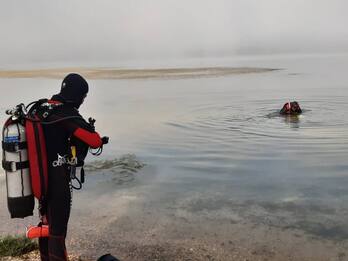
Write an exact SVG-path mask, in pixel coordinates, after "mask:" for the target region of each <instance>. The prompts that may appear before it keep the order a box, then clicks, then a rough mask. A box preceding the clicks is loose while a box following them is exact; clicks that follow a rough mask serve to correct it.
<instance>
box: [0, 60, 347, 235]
mask: <svg viewBox="0 0 348 261" xmlns="http://www.w3.org/2000/svg"><path fill="white" fill-rule="evenodd" d="M208 64H209V65H210V66H214V65H218V66H251V67H256V66H260V67H268V68H281V69H282V70H279V71H273V72H268V73H262V74H245V75H232V76H226V77H217V78H199V79H181V80H180V79H175V80H173V79H172V80H158V79H157V80H151V79H149V80H95V81H91V82H90V83H91V84H90V85H91V86H92V87H91V92H90V94H89V96H88V98H87V99H86V104H85V105H84V107H83V108H82V113H83V114H84V115H86V116H93V117H95V118H96V119H97V122H96V125H97V128H98V129H99V130H100V132H101V133H103V134H104V133H105V134H106V135H108V136H110V137H111V144H110V145H109V146H108V147H107V148H105V154H104V158H110V159H111V158H114V157H115V156H119V155H121V154H124V153H134V154H136V155H137V157H138V158H140V159H141V160H142V161H143V162H145V163H146V164H147V166H148V168H150V169H154V171H147V172H145V173H143V174H142V173H139V174H138V175H139V176H137V177H136V178H135V180H137V179H139V180H140V181H139V183H140V184H147V185H148V186H150V187H149V188H148V189H147V190H145V191H144V193H143V194H142V197H143V198H144V201H146V200H147V201H148V202H153V204H154V205H157V206H158V208H159V209H160V208H161V206H169V205H172V202H173V201H174V202H180V201H185V202H188V203H187V204H186V205H185V206H184V208H185V209H186V211H190V212H191V213H193V215H199V214H200V213H201V212H202V211H203V210H208V211H209V210H210V211H216V210H219V209H222V208H226V207H227V208H231V209H233V210H238V211H239V213H240V216H242V217H244V218H250V219H253V221H254V222H261V221H260V220H263V218H264V217H265V216H268V217H269V220H270V221H269V224H270V225H274V226H280V227H293V228H298V229H303V230H304V231H306V232H308V233H311V234H315V235H318V236H324V237H328V238H334V239H348V221H346V218H345V217H346V214H347V213H348V203H347V202H348V201H347V200H348V163H347V158H348V135H347V132H348V116H347V112H348V102H347V101H348V76H347V75H348V71H347V68H348V56H347V55H335V56H298V57H260V58H252V57H251V58H243V59H241V58H239V59H235V60H233V59H225V60H216V61H210V62H206V63H205V64H199V63H197V62H191V63H188V64H187V65H190V66H206V65H208ZM59 82H60V81H57V80H48V79H0V86H1V87H0V88H1V94H2V95H1V98H0V99H1V109H2V110H3V109H5V108H7V106H9V105H10V104H16V103H18V102H19V101H24V102H28V101H30V100H32V99H35V98H39V97H45V96H48V95H49V94H52V93H54V92H55V91H56V90H57V89H58V88H59V87H58V86H59ZM292 100H297V101H298V102H299V103H300V105H301V106H302V108H303V109H304V113H303V115H301V116H299V117H297V118H287V117H279V116H278V115H277V113H276V112H277V111H278V110H279V109H280V108H281V107H282V105H283V104H284V103H285V102H287V101H292ZM1 120H3V116H1ZM89 160H93V158H89ZM147 173H150V174H147ZM128 185H129V186H131V184H128ZM86 187H87V188H88V189H89V190H88V189H86V190H85V191H84V192H83V193H85V195H88V193H93V191H97V190H98V191H99V193H111V189H110V186H106V185H105V184H104V185H100V186H99V188H98V186H95V184H94V183H93V184H90V185H88V184H87V185H86ZM111 187H112V186H111ZM106 188H107V189H106ZM115 188H117V189H121V188H118V187H117V186H116V185H115ZM122 189H125V190H126V189H127V187H126V188H122ZM79 200H81V201H83V198H82V199H79ZM106 204H107V203H106ZM76 207H77V208H79V206H78V204H77V206H76ZM181 207H183V206H181ZM251 216H252V217H251ZM309 223H310V224H309Z"/></svg>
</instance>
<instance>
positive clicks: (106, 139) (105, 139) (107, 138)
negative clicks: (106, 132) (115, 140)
mask: <svg viewBox="0 0 348 261" xmlns="http://www.w3.org/2000/svg"><path fill="white" fill-rule="evenodd" d="M101 140H102V143H103V145H104V144H108V143H109V137H107V136H104V137H102V138H101Z"/></svg>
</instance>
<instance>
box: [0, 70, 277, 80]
mask: <svg viewBox="0 0 348 261" xmlns="http://www.w3.org/2000/svg"><path fill="white" fill-rule="evenodd" d="M276 70H280V69H274V68H260V67H202V68H167V69H112V68H59V69H35V70H0V78H52V79H60V78H62V77H64V76H65V75H66V74H67V73H70V72H76V73H80V74H82V75H83V76H85V77H87V78H89V79H120V80H121V79H166V78H169V79H186V78H201V77H219V76H227V75H238V74H251V73H266V72H272V71H276Z"/></svg>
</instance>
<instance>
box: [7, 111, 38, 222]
mask: <svg viewBox="0 0 348 261" xmlns="http://www.w3.org/2000/svg"><path fill="white" fill-rule="evenodd" d="M23 106H24V105H18V106H17V107H16V109H15V110H12V111H7V114H11V113H12V114H13V116H12V117H11V118H9V119H8V120H7V121H6V123H5V125H4V127H3V130H2V149H3V154H2V157H3V158H2V167H3V169H4V170H5V173H6V188H7V205H8V210H9V212H10V214H11V218H24V217H27V216H32V215H33V210H34V196H33V193H32V189H31V177H30V171H29V159H28V150H27V148H28V143H27V138H26V131H25V127H24V123H23V121H22V120H21V114H20V113H21V112H20V111H21V110H23ZM24 109H25V108H24Z"/></svg>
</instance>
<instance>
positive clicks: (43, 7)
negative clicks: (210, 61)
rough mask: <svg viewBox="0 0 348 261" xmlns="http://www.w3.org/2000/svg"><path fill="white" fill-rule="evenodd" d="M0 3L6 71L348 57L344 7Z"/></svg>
mask: <svg viewBox="0 0 348 261" xmlns="http://www.w3.org/2000/svg"><path fill="white" fill-rule="evenodd" d="M0 3H1V8H0V33H1V41H0V46H1V48H0V66H1V65H2V66H3V65H5V64H26V63H31V62H33V63H35V62H52V61H53V62H54V61H80V62H84V61H112V60H128V59H151V57H155V58H172V57H175V58H180V57H200V56H202V57H209V56H231V55H233V54H254V53H282V52H341V51H348V27H347V25H348V15H347V12H348V1H346V0H263V1H260V0H210V1H208V0H138V1H135V0H123V1H121V0H94V1H92V0H59V1H47V0H35V1H34V0H32V1H29V0H27V1H23V0H0Z"/></svg>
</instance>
